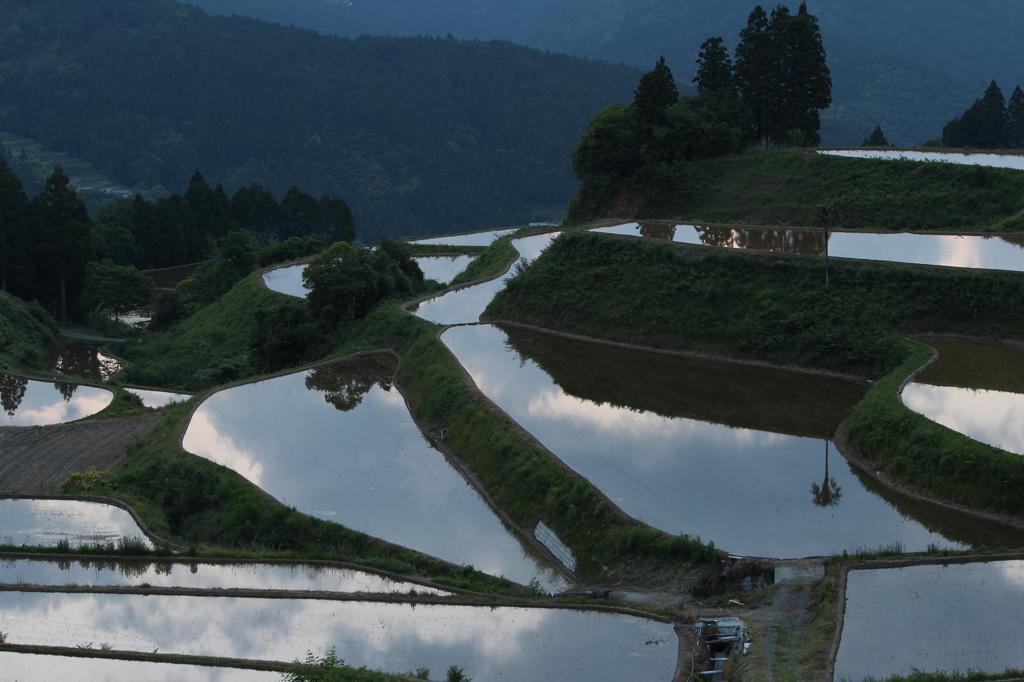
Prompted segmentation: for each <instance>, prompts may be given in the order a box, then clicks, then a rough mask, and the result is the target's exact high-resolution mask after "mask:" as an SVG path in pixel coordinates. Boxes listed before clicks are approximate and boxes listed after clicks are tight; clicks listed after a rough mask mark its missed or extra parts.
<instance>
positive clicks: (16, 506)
mask: <svg viewBox="0 0 1024 682" xmlns="http://www.w3.org/2000/svg"><path fill="white" fill-rule="evenodd" d="M123 539H138V540H140V541H142V542H143V543H144V544H145V545H147V546H152V544H151V543H150V542H149V540H148V539H146V534H145V533H144V532H143V531H142V529H141V528H139V525H138V524H137V523H136V522H135V519H133V518H132V515H131V514H129V513H128V512H127V511H125V510H124V509H121V508H120V507H116V506H114V505H109V504H99V503H96V502H82V501H79V500H31V499H0V544H5V545H15V546H21V545H32V546H47V547H52V546H55V545H57V544H58V543H60V542H61V541H66V542H68V543H69V544H70V545H71V546H72V547H76V546H79V545H83V544H97V543H104V544H107V543H115V542H118V541H119V540H123Z"/></svg>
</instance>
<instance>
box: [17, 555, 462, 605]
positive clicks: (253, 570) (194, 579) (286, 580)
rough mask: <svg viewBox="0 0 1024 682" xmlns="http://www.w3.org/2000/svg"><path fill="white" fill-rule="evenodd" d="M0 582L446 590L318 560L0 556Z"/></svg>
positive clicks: (401, 591)
mask: <svg viewBox="0 0 1024 682" xmlns="http://www.w3.org/2000/svg"><path fill="white" fill-rule="evenodd" d="M0 584H5V585H22V584H25V585H52V586H62V585H83V586H84V585H88V586H102V587H141V586H152V587H181V588H194V589H207V590H212V589H241V590H291V591H296V590H300V591H313V592H363V593H367V594H370V593H373V594H407V593H410V592H416V593H418V594H429V595H437V596H444V595H449V594H451V593H450V592H447V591H444V590H439V589H436V588H433V587H427V586H425V585H420V584H418V583H412V582H406V581H401V580H393V579H391V578H388V577H385V576H380V575H377V574H375V573H367V572H365V571H358V570H355V569H351V568H343V567H339V566H330V565H321V564H300V563H289V564H275V563H234V562H232V563H217V562H211V561H171V560H143V559H115V558H111V559H104V560H94V559H71V560H68V559H48V558H45V557H39V558H35V557H33V558H20V557H19V558H11V557H6V558H5V557H0Z"/></svg>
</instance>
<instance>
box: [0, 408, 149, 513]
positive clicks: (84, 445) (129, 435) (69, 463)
mask: <svg viewBox="0 0 1024 682" xmlns="http://www.w3.org/2000/svg"><path fill="white" fill-rule="evenodd" d="M159 419H160V417H159V416H158V415H142V416H138V417H116V418H113V419H98V420H94V421H85V422H77V423H72V424H59V425H57V426H38V427H25V428H13V427H9V428H0V494H2V495H37V494H46V493H53V492H56V491H57V489H58V487H59V486H60V484H61V483H62V482H63V481H64V479H65V478H67V477H68V474H72V473H75V472H80V471H85V470H87V469H88V468H89V467H95V468H97V469H100V470H109V469H111V468H113V467H114V466H116V465H117V464H119V463H120V462H121V461H122V460H123V459H124V456H125V452H126V451H127V449H128V446H129V445H131V444H132V443H134V442H135V441H137V440H138V439H139V438H141V437H142V436H144V435H145V434H146V433H148V432H149V430H150V429H152V428H153V426H154V425H155V424H156V422H157V421H158V420H159Z"/></svg>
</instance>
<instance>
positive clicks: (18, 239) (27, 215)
mask: <svg viewBox="0 0 1024 682" xmlns="http://www.w3.org/2000/svg"><path fill="white" fill-rule="evenodd" d="M31 221H32V214H31V212H30V210H29V204H28V198H27V197H26V196H25V190H24V188H23V187H22V184H21V179H20V178H19V177H18V175H17V174H16V173H15V172H14V171H13V170H12V169H11V167H10V166H8V165H7V163H6V162H5V161H4V160H3V159H0V290H2V291H7V290H8V287H11V290H12V291H14V292H15V293H20V292H22V291H26V290H29V289H31V288H32V287H33V281H34V279H35V277H34V272H33V270H34V269H33V267H32V265H31V255H30V253H29V250H30V248H31V243H30V240H31V238H32V235H31V233H32V230H31Z"/></svg>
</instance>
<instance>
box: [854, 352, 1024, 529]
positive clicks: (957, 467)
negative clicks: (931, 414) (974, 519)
mask: <svg viewBox="0 0 1024 682" xmlns="http://www.w3.org/2000/svg"><path fill="white" fill-rule="evenodd" d="M907 345H908V349H909V350H908V353H907V357H906V359H905V360H904V362H903V363H902V364H901V365H900V366H899V367H897V368H896V369H895V370H894V371H892V372H891V373H890V374H889V375H887V376H886V377H884V378H883V379H882V380H881V381H879V382H878V383H876V384H875V385H874V386H873V387H872V388H871V390H870V391H869V392H868V394H867V395H866V396H865V398H864V400H863V401H861V402H860V403H859V404H858V405H857V406H856V407H855V408H854V410H853V413H852V414H851V415H850V417H849V418H848V420H847V421H846V423H845V425H844V433H842V434H841V435H840V436H841V437H840V440H841V441H842V442H843V443H844V444H845V445H847V446H848V447H850V448H852V449H853V450H854V452H855V453H856V454H857V455H858V456H859V457H862V458H864V459H866V460H868V461H869V462H870V464H871V465H872V466H873V467H875V468H877V469H879V470H881V471H883V472H884V473H885V474H887V475H888V476H891V477H893V478H894V479H896V480H897V481H899V482H901V483H902V484H904V485H906V486H908V487H911V488H914V489H918V490H923V491H926V492H927V493H928V494H929V495H930V496H933V497H938V498H939V499H943V500H946V501H949V502H953V503H956V504H960V505H964V506H967V507H972V508H977V509H984V510H987V511H993V512H997V513H1001V514H1008V515H1011V516H1022V515H1024V496H1022V495H1021V493H1020V491H1021V490H1024V457H1021V456H1019V455H1015V454H1012V453H1009V452H1005V451H1003V450H1000V449H998V448H994V447H992V446H990V445H986V444H985V443H981V442H979V441H976V440H974V439H972V438H969V437H968V436H965V435H963V434H962V433H959V432H957V431H953V430H952V429H948V428H946V427H945V426H942V425H941V424H937V423H935V422H933V421H932V420H930V419H928V418H927V417H925V416H923V415H920V414H918V413H916V412H914V411H913V410H910V409H909V408H907V407H906V406H905V405H904V404H903V400H902V398H901V397H900V393H901V390H902V387H903V383H904V381H905V380H906V379H907V377H909V376H910V375H911V374H912V373H913V372H915V371H916V370H917V369H918V368H919V367H921V366H922V365H924V364H925V363H926V362H927V361H928V360H929V358H931V355H932V350H931V349H930V348H927V347H925V346H922V345H920V344H916V343H915V344H909V343H908V344H907Z"/></svg>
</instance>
